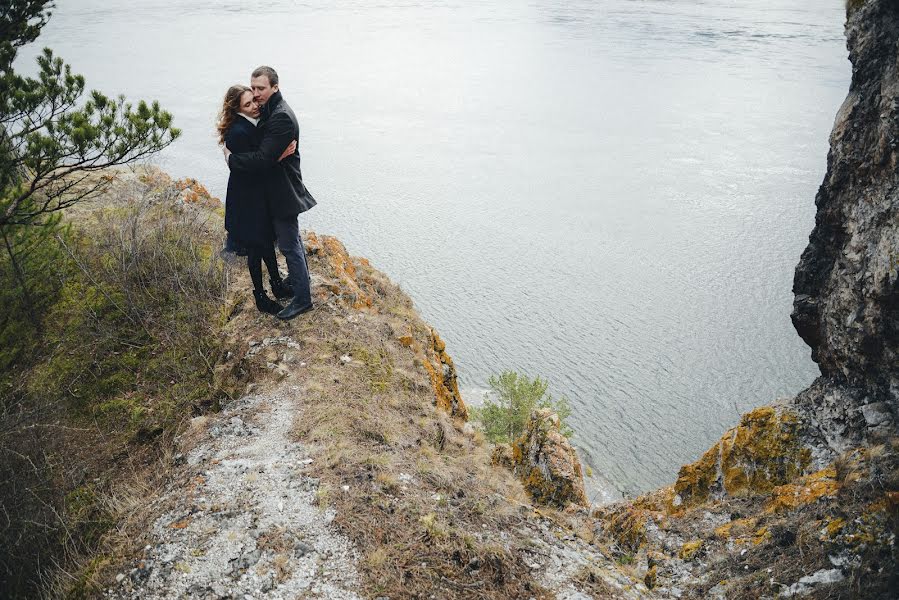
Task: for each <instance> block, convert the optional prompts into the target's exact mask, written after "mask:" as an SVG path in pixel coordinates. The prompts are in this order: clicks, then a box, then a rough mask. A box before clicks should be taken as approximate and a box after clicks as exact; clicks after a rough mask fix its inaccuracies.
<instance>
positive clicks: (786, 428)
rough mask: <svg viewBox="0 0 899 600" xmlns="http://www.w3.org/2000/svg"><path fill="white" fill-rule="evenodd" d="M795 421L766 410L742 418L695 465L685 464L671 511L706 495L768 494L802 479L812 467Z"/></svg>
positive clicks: (790, 416) (789, 415)
mask: <svg viewBox="0 0 899 600" xmlns="http://www.w3.org/2000/svg"><path fill="white" fill-rule="evenodd" d="M798 431H799V419H798V417H797V416H796V415H795V414H793V413H791V412H789V411H786V410H782V409H781V410H779V409H775V408H773V407H770V406H765V407H762V408H757V409H755V410H754V411H752V412H749V413H746V414H745V415H743V417H742V418H741V419H740V424H739V425H738V426H737V427H734V428H733V429H731V430H729V431H728V432H727V433H725V434H724V436H722V438H721V440H720V441H719V442H718V443H717V444H716V445H715V446H713V447H712V448H710V449H709V450H708V451H707V452H706V453H705V454H703V455H702V457H701V458H700V459H699V460H698V461H696V462H695V463H692V464H689V465H684V466H683V467H681V470H680V472H679V473H678V478H677V482H676V483H675V484H674V491H675V492H676V494H677V495H676V496H675V498H679V499H680V507H678V506H675V504H674V503H672V504H671V505H670V506H669V510H670V511H677V510H682V509H683V508H685V507H688V506H695V505H697V504H700V503H702V502H704V501H705V500H707V499H708V498H709V497H710V496H714V497H721V496H724V495H738V494H744V493H750V492H766V491H769V490H771V489H772V488H774V487H775V486H778V485H784V484H786V483H789V482H791V481H793V480H794V479H796V478H797V477H799V476H800V475H802V473H803V471H804V470H805V469H806V467H807V466H808V464H809V462H810V455H809V451H808V449H806V448H802V446H801V445H800V443H799V437H798Z"/></svg>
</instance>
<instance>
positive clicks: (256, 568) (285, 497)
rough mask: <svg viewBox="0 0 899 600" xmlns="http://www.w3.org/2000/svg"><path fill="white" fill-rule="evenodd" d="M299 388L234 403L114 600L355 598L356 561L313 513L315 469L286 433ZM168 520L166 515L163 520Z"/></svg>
mask: <svg viewBox="0 0 899 600" xmlns="http://www.w3.org/2000/svg"><path fill="white" fill-rule="evenodd" d="M296 394H297V388H296V387H291V386H289V385H282V386H281V387H279V388H277V389H276V390H274V391H273V392H271V393H264V394H259V395H250V396H246V397H244V398H241V399H240V400H237V401H235V402H233V403H232V404H230V405H229V406H228V407H227V408H226V410H224V411H223V412H222V413H221V414H220V415H218V416H216V417H215V419H214V420H208V421H207V420H206V419H205V418H202V417H201V418H198V419H195V423H194V425H193V429H195V430H203V429H205V431H203V432H202V433H201V434H200V435H201V436H202V437H201V438H200V440H199V442H198V443H197V444H196V446H195V447H194V449H193V450H192V451H190V453H189V454H188V455H187V456H186V457H181V458H180V460H183V461H185V462H186V465H185V466H184V467H182V473H181V474H179V476H177V477H176V478H174V480H173V481H172V482H171V483H170V484H169V485H168V486H167V487H166V489H165V490H163V492H162V494H161V496H160V497H159V498H158V499H156V500H155V501H154V502H153V503H152V504H151V506H150V510H151V511H153V512H152V513H151V514H161V516H159V517H158V518H157V519H156V520H155V522H154V523H153V525H152V528H151V530H150V531H149V532H148V534H147V541H146V544H147V545H146V547H145V549H144V556H143V559H142V560H139V561H138V562H136V563H135V564H134V565H133V568H131V570H130V571H124V572H122V573H120V574H119V575H118V576H117V578H116V579H117V585H116V586H115V587H114V588H112V589H110V590H109V591H108V592H107V594H106V596H107V597H108V598H141V599H156V598H159V599H162V598H216V599H219V598H239V599H241V600H246V599H250V598H272V599H278V598H284V599H285V600H286V599H293V598H297V597H302V598H307V597H316V596H318V597H322V598H334V599H341V598H347V599H349V598H358V597H359V596H357V595H356V594H355V593H354V592H353V591H352V590H353V589H354V588H355V587H356V581H357V574H356V568H355V562H356V553H355V552H354V550H353V549H352V547H351V545H350V544H349V542H348V541H347V540H346V539H345V538H343V537H342V536H341V535H339V533H338V532H337V531H336V529H335V528H334V527H332V526H331V525H330V523H331V520H332V519H333V516H334V515H333V513H332V512H330V511H323V510H321V509H319V508H317V507H316V506H315V505H314V501H315V492H316V490H317V488H318V481H317V480H315V479H313V478H310V477H307V476H305V475H304V474H303V470H304V467H305V466H306V465H308V464H310V463H311V462H312V461H311V459H309V458H308V456H307V454H306V452H305V450H304V447H303V445H302V444H299V443H296V442H293V441H292V440H291V439H290V436H289V433H290V430H291V427H292V424H293V419H294V415H295V413H296V408H295V403H296V402H297V400H296ZM160 511H161V512H160Z"/></svg>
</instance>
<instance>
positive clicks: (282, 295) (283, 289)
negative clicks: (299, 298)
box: [269, 278, 293, 300]
mask: <svg viewBox="0 0 899 600" xmlns="http://www.w3.org/2000/svg"><path fill="white" fill-rule="evenodd" d="M269 283H271V284H272V294H274V296H275V298H277V299H278V300H287V299H288V298H293V287H292V286H291V285H290V282H289V281H284V280H283V279H280V278H278V279H275V278H271V279H269Z"/></svg>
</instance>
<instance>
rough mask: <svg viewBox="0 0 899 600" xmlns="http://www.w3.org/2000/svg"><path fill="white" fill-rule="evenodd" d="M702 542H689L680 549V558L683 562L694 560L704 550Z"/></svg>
mask: <svg viewBox="0 0 899 600" xmlns="http://www.w3.org/2000/svg"><path fill="white" fill-rule="evenodd" d="M702 543H703V542H702V540H693V541H692V542H687V543H685V544H684V545H683V546H681V548H680V552H679V553H678V556H680V558H681V559H683V560H693V558H694V557H695V556H696V555H697V554H698V553H699V551H700V550H702Z"/></svg>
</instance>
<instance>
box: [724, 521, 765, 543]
mask: <svg viewBox="0 0 899 600" xmlns="http://www.w3.org/2000/svg"><path fill="white" fill-rule="evenodd" d="M757 523H758V519H754V518H746V519H735V520H733V521H731V522H730V523H725V524H724V525H721V526H720V527H717V528H716V529H715V536H716V537H718V538H720V539H722V540H726V539H728V538H731V537H739V536H745V535H747V534H748V533H749V532H750V531H752V530H753V529H755V526H756V524H757Z"/></svg>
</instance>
